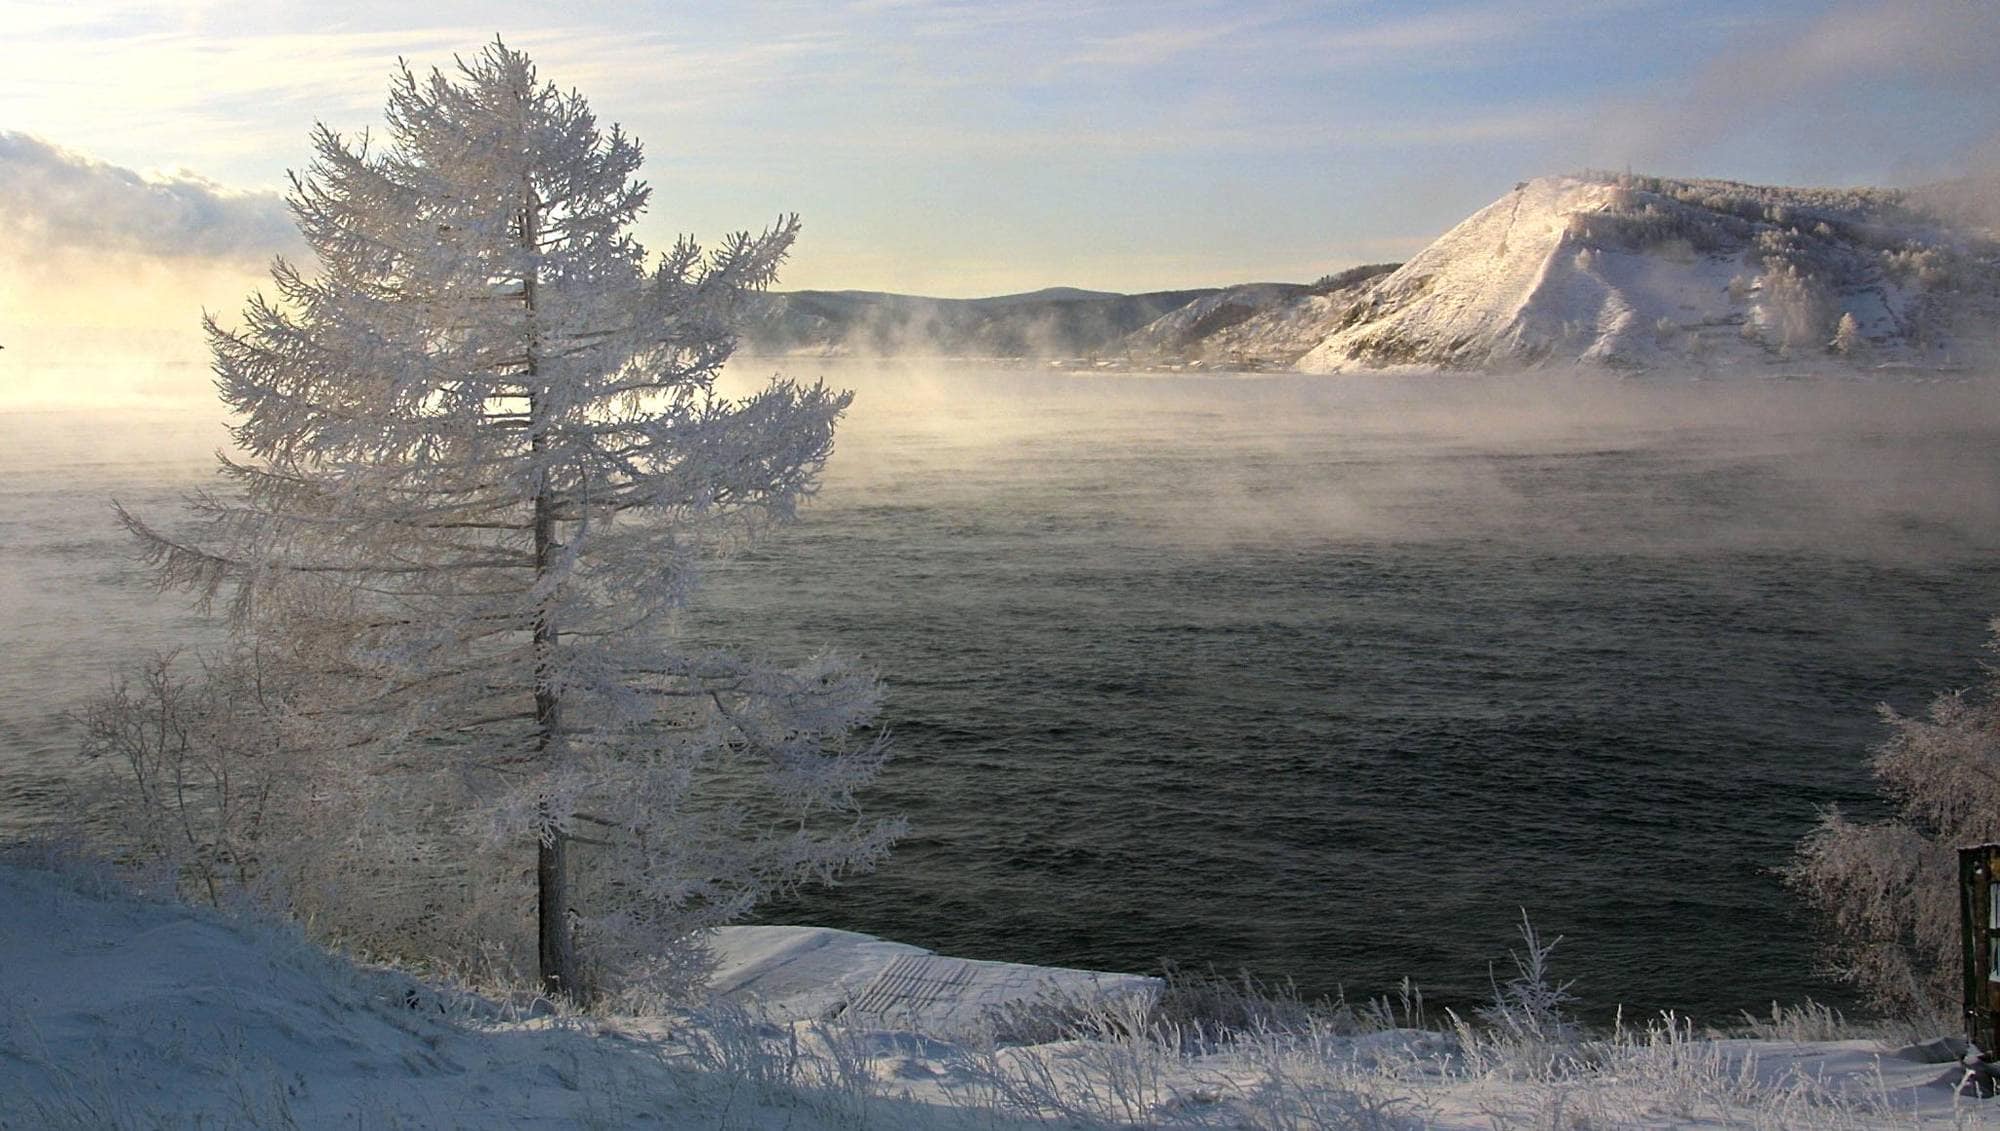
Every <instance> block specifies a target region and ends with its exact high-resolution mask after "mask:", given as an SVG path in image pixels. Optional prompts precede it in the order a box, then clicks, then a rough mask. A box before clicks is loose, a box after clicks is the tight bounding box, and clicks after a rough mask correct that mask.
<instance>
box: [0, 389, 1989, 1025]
mask: <svg viewBox="0 0 2000 1131" xmlns="http://www.w3.org/2000/svg"><path fill="white" fill-rule="evenodd" d="M779 370H782V371H783V372H785V373H787V374H789V375H791V376H794V377H805V378H810V377H813V376H817V375H821V374H824V375H825V376H826V378H827V379H828V381H829V382H830V383H833V384H836V385H840V386H844V387H851V388H853V389H854V390H855V391H856V401H855V405H854V408H853V410H852V412H851V414H850V415H849V417H848V419H847V421H846V422H845V423H844V425H843V428H842V431H841V433H840V438H839V441H838V449H837V451H836V453H835V455H834V458H833V460H832V462H831V464H830V465H829V467H828V472H827V475H826V479H825V484H824V489H823V491H822V493H821V495H820V497H819V498H818V499H817V500H815V501H814V503H813V504H812V505H811V506H810V507H808V508H807V510H806V512H805V518H804V521H803V522H802V523H801V524H799V525H798V526H796V527H793V528H791V529H789V530H786V531H784V532H782V533H781V534H780V535H779V536H777V537H776V538H774V539H772V540H771V541H769V542H768V543H766V544H765V545H764V546H763V547H762V548H760V549H758V550H756V551H755V552H753V553H751V554H749V555H747V556H745V557H743V558H741V559H738V560H736V561H733V562H730V563H726V564H724V565H720V566H718V567H716V568H714V569H713V570H712V572H711V574H710V576H709V578H708V583H707V586H706V588H705V590H704V593H703V599H702V603H701V605H700V607H699V609H698V610H696V611H695V612H694V613H693V614H691V615H690V617H689V618H688V621H687V624H686V626H685V630H686V631H687V632H688V633H689V634H691V635H693V636H696V637H699V638H703V639H715V640H726V641H731V642H735V643H738V644H744V645H747V646H749V647H751V648H753V649H757V650H762V651H765V652H768V653H773V654H776V655H780V656H791V655H800V654H803V653H805V652H808V651H811V650H814V649H816V648H817V647H819V646H823V645H830V646H833V647H835V648H837V649H838V650H840V651H842V652H846V653H850V654H859V655H861V656H863V657H865V658H866V659H867V661H868V662H869V663H870V664H872V665H873V666H874V667H876V668H877V669H878V670H879V671H880V672H881V675H882V677H883V679H884V681H885V683H886V684H887V686H888V689H889V700H888V704H887V708H886V713H885V715H886V721H887V723H888V724H889V725H890V726H891V727H892V729H893V730H894V732H895V734H896V741H897V759H896V761H895V762H893V763H892V764H891V765H890V767H889V768H888V769H887V770H886V771H884V773H883V775H882V777H881V778H880V779H879V781H878V784H877V786H876V787H875V788H874V789H873V791H872V792H871V794H870V801H871V802H872V803H873V804H875V805H876V806H878V807H881V808H885V809H895V810H900V811H902V812H905V813H907V814H908V816H909V818H910V821H911V826H912V835H911V836H910V838H909V839H908V840H907V841H905V842H904V843H903V844H902V845H901V847H900V848H899V849H898V851H897V853H896V855H895V856H894V857H893V858H892V860H891V861H890V862H889V863H888V864H887V865H886V866H885V867H884V868H882V869H881V870H880V871H879V872H877V873H876V874H874V875H871V876H868V877H864V878H861V879H858V880H855V881H853V882H851V883H849V884H847V885H845V886H844V887H842V888H840V889H838V890H837V891H835V892H832V893H830V894H816V895H812V896H810V897H806V898H802V899H799V900H796V901H794V902H791V903H788V904H785V905H781V906H778V907H775V908H773V909H771V911H770V913H769V914H768V915H767V916H766V918H767V920H769V921H781V920H792V921H809V922H817V923H824V924H828V925H832V926H840V927H848V928H852V929H856V930H863V931H868V932H871V933H875V934H881V935H886V936H889V937H892V938H896V939H899V940H903V941H907V942H912V943H918V944H921V945H924V946H929V947H934V948H937V949H940V950H944V951H948V952H950V953H954V954H962V955H966V956H970V957H978V958H1003V959H1012V960H1016V961H1024V962H1040V963H1052V964H1061V965H1071V966H1091V967H1102V968H1113V969H1134V970H1146V969H1150V968H1153V967H1154V966H1155V965H1156V964H1157V962H1158V960H1159V959H1161V958H1163V957H1165V958H1172V959H1174V960H1176V961H1178V962H1180V963H1182V964H1184V965H1192V966H1197V967H1200V966H1207V965H1210V964H1213V965H1214V966H1215V967H1217V968H1218V969H1220V970H1223V971H1233V970H1235V969H1237V968H1239V967H1247V968H1249V969H1250V970H1252V971H1253V972H1255V973H1257V974H1259V975H1261V976H1265V977H1270V978H1277V977H1285V976H1289V977H1291V978H1293V979H1295V980H1296V981H1297V983H1298V985H1299V987H1300V989H1301V990H1302V991H1303V992H1305V993H1306V994H1308V995H1317V994H1322V993H1332V992H1334V991H1335V990H1336V988H1338V987H1341V986H1344V987H1345V988H1346V990H1347V992H1348V993H1349V994H1350V996H1361V995H1367V994H1372V993H1379V992H1382V991H1384V990H1388V989H1390V988H1392V987H1393V986H1394V985H1395V983H1396V982H1397V981H1398V980H1399V979H1400V978H1402V977H1403V976H1404V975H1409V976H1410V977H1412V978H1414V979H1415V980H1416V981H1417V982H1418V984H1419V985H1421V986H1422V987H1424V989H1425V991H1426V994H1427V996H1429V997H1430V998H1432V1000H1437V1001H1442V1002H1445V1003H1452V1002H1462V1001H1465V1000H1467V999H1471V998H1476V997H1481V996H1483V995H1484V993H1485V992H1486V989H1487V970H1488V965H1489V963H1491V962H1495V961H1498V962H1499V963H1500V968H1501V969H1502V970H1503V971H1504V970H1505V969H1506V963H1505V953H1506V950H1507V947H1508V945H1509V944H1510V942H1512V935H1511V932H1512V927H1513V924H1514V923H1515V922H1516V921H1518V919H1519V916H1520V914H1521V910H1522V909H1524V908H1525V909H1526V911H1527V912H1528V913H1529V914H1530V915H1531V916H1532V917H1533V919H1534V921H1535V923H1536V924H1537V925H1538V926H1539V927H1540V928H1542V929H1543V931H1544V932H1546V933H1548V934H1561V935H1563V936H1565V941H1564V942H1563V944H1562V945H1561V947H1560V948H1559V949H1558V950H1557V952H1556V960H1557V971H1558V973H1559V974H1560V975H1561V976H1562V977H1565V978H1575V979H1576V980H1577V984H1576V986H1575V987H1574V992H1576V993H1577V994H1579V995H1580V996H1582V997H1583V998H1584V999H1585V1001H1586V1002H1587V1003H1588V1004H1589V1005H1590V1006H1591V1007H1592V1008H1593V1010H1594V1011H1595V1012H1596V1014H1597V1015H1599V1016H1602V1015H1603V1014H1605V1013H1607V1012H1608V1011H1609V1010H1610V1008H1611V1007H1612V1006H1614V1005H1615V1004H1616V1003H1618V1002H1623V1003H1624V1004H1625V1006H1626V1007H1627V1009H1628V1010H1631V1009H1638V1010H1652V1009H1657V1008H1662V1007H1669V1006H1671V1007H1674V1008H1677V1009H1681V1010H1684V1011H1692V1012H1693V1013H1694V1014H1695V1015H1696V1016H1697V1017H1701V1018H1704V1019H1715V1020H1727V1019H1728V1016H1729V1015H1730V1014H1732V1013H1733V1012H1734V1011H1735V1010H1738V1009H1745V1008H1749V1009H1756V1008H1760V1007H1764V1006H1766V1005H1768V1002H1769V1001H1770V1000H1771V999H1772V998H1778V999H1782V1000H1797V999H1799V998H1802V997H1804V996H1806V995H1807V994H1813V995H1815V996H1818V997H1820V998H1822V999H1823V1000H1824V999H1826V998H1828V997H1829V996H1832V997H1834V998H1835V999H1836V1000H1839V998H1838V993H1837V991H1834V990H1832V989H1831V988H1830V987H1829V986H1828V985H1827V984H1826V983H1824V982H1822V981H1820V980H1818V979H1816V978H1815V977H1814V976H1813V973H1812V954H1811V947H1810V940H1809V938H1808V937H1807V932H1808V931H1809V930H1810V926H1811V924H1810V923H1809V921H1807V920H1805V919H1803V917H1801V916H1800V915H1799V914H1798V911H1797V908H1796V907H1795V906H1794V904H1793V903H1792V902H1791V901H1790V899H1789V897H1788V896H1786V895H1785V893H1784V892H1783V891H1782V889H1781V888H1780V886H1779V885H1778V883H1777V881H1776V880H1775V879H1774V878H1773V877H1772V876H1771V875H1770V873H1769V869H1770V868H1771V867H1773V866H1774V865H1777V864H1779V863H1781V862H1782V861H1783V860H1784V858H1785V856H1786V854H1787V852H1788V851H1789V848H1790V846H1791V844H1792V843H1793V842H1794V841H1795V840H1796V839H1797V838H1798V836H1799V835H1800V834H1801V833H1802V832H1804V831H1805V829H1806V828H1807V827H1808V826H1809V825H1810V823H1811V821H1812V819H1813V813H1814V810H1815V807H1816V806H1820V805H1824V804H1826V803H1829V802H1838V803H1840V804H1841V805H1843V806H1844V807H1848V808H1850V809H1854V810H1858V811H1860V812H1862V813H1864V814H1873V813H1875V812H1877V811H1878V802H1876V801H1875V799H1874V797H1873V791H1872V788H1871V785H1870V783H1869V779H1868V777H1867V773H1866V765H1865V763H1866V758H1867V753H1868V748H1869V747H1870V746H1871V745H1872V744H1873V743H1874V742H1876V741H1877V740H1878V739H1879V737H1880V736H1881V733H1882V731H1881V726H1880V724H1879V722H1878V721H1877V720H1876V718H1875V716H1874V707H1875V705H1876V704H1877V703H1882V702H1887V703H1889V704H1892V705H1894V706H1896V707H1898V708H1899V709H1903V710H1915V709H1918V708H1920V707H1921V706H1922V705H1923V704H1924V703H1925V702H1926V700H1927V699H1928V698H1929V696H1930V694H1931V693H1932V692H1934V691H1937V690H1942V689H1945V688H1950V687H1959V686H1966V685H1968V684H1971V683H1973V682H1975V681H1976V679H1977V678H1978V670H1977V663H1978V660H1979V659H1980V658H1981V655H1982V653H1981V652H1980V646H1981V645H1982V643H1983V642H1984V640H1985V638H1986V622H1987V620H1988V619H1989V618H1990V617H1992V616H1993V615H1995V614H1997V613H2000V553H1996V551H2000V397H1996V395H1995V394H1994V393H1993V392H1992V391H1990V390H1989V389H1988V388H1987V387H1985V386H1983V385H1981V384H1978V383H1918V382H1914V381H1911V380H1894V381H1892V380H1883V381H1879V382H1857V381H1853V380H1841V381H1834V380H1827V381H1817V380H1798V381H1765V382H1756V383H1747V382H1746V383H1740V384H1738V383H1721V382H1702V381H1692V380H1681V379H1671V380H1669V379H1649V380H1636V379H1628V380H1615V379H1608V378H1607V379H1577V378H1555V377H1548V376H1535V377H1531V378H1521V379H1499V378H1477V377H1466V376H1434V377H1426V376H1419V377H1398V378H1351V377H1342V378H1326V377H1297V376H1291V375H1282V376H1254V377H1251V376H1245V377H1238V376H1227V375H1185V374H1161V375H1150V374H1106V373H1084V374H1078V373H1066V372H1057V371H1045V370H1038V369H1021V368H1016V369H1008V368H996V367H979V366H942V365H933V366H904V367H889V366H881V365H868V364H862V363H858V362H847V363H821V362H785V363H782V364H781V363H775V362H761V361H760V362H748V363H744V364H742V365H740V366H739V367H738V369H737V371H736V372H735V373H734V374H733V375H732V380H738V379H740V380H748V379H755V378H761V377H764V376H768V375H769V374H770V373H771V372H773V371H779ZM225 440H226V437H225V436H224V434H223V433H222V432H221V430H220V429H219V427H218V426H217V424H216V423H215V411H214V410H211V409H209V408H207V406H204V405H200V404H195V405H191V406H175V407H172V408H168V409H162V410H159V411H155V412H144V413H141V412H135V411H124V410H120V411H100V412H94V413H81V412H77V413H57V412H16V413H0V562H4V568H0V599H4V600H5V602H6V607H7V609H8V616H7V624H8V626H9V636H8V639H7V642H6V649H5V656H6V659H5V661H4V664H0V834H4V833H7V832H18V831H20V830H23V829H26V828H30V827H38V826H47V825H49V824H51V823H53V822H55V821H57V820H59V819H60V818H62V817H63V816H64V815H65V814H66V813H69V812H72V811H73V808H72V806H71V803H70V802H69V801H68V800H67V791H66V789H65V787H64V784H63V780H64V778H65V776H66V775H67V774H68V773H69V772H70V770H71V768H72V766H73V764H74V761H75V754H74V748H75V736H74V733H73V730H72V729H71V728H70V727H69V725H68V724H67V723H65V722H64V720H63V712H64V711H65V710H67V709H71V708H74V707H75V706H77V705H78V704H79V703H80V702H81V701H82V700H83V698H85V697H86V696H87V695H88V694H90V693H91V692H93V691H95V690H97V689H99V688H101V687H102V686H104V684H105V683H106V681H107V680H108V679H109V677H110V674H111V673H112V672H113V671H114V670H116V668H117V667H118V666H119V664H120V663H122V662H124V661H127V660H129V659H131V658H133V657H135V656H137V655H140V654H143V653H144V652H145V651H146V650H147V649H149V648H153V647H158V646H162V645H171V644H176V643H184V644H199V643H201V642H203V641H206V640H211V639H214V638H215V637H216V636H217V629H216V628H215V627H214V626H213V625H210V624H207V623H205V622H203V621H202V620H201V619H200V618H198V617H195V616H194V615H193V614H192V613H191V612H189V611H188V609H187V606H186V603H185V601H184V600H183V599H181V598H179V597H178V596H173V595H170V596H167V597H164V598H155V597H154V596H153V595H152V592H151V590H150V588H149V586H148V583H147V578H146V575H145V572H144V570H143V568H142V567H141V566H140V565H139V564H138V563H137V562H135V561H134V560H132V558H131V557H130V550H131V548H130V546H129V545H128V544H127V540H126V537H125V536H124V535H123V533H122V532H121V531H119V530H118V528H117V527H116V524H115V522H114V521H113V519H112V515H111V512H110V509H109V506H108V503H107V501H106V500H107V499H108V498H109V497H111V496H113V495H116V496H117V497H118V498H120V499H121V500H122V501H125V502H126V503H127V504H128V505H131V506H133V507H134V508H135V509H138V510H141V511H150V512H152V513H158V514H171V513H172V509H173V507H174V499H175V498H176V497H177V496H178V495H179V494H180V493H181V492H183V491H185V490H188V489H190V488H193V487H197V486H202V485H206V484H208V483H210V482H211V481H212V476H211V474H210V472H211V469H212V467H213V457H212V455H211V454H210V453H211V452H212V450H213V449H214V448H215V447H216V446H217V445H218V444H219V443H222V442H224V441H225ZM1504 976H1505V975H1504V973H1503V974H1502V977H1504Z"/></svg>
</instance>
